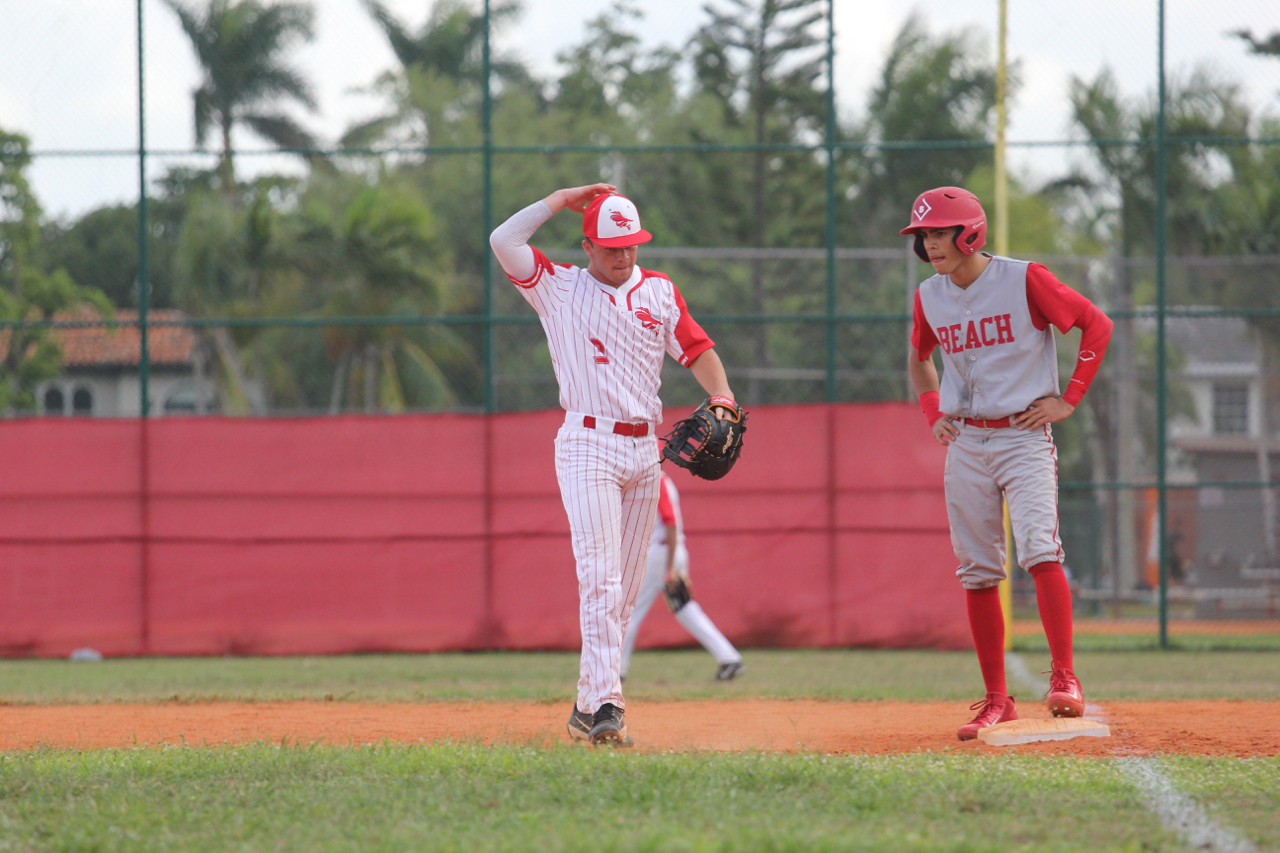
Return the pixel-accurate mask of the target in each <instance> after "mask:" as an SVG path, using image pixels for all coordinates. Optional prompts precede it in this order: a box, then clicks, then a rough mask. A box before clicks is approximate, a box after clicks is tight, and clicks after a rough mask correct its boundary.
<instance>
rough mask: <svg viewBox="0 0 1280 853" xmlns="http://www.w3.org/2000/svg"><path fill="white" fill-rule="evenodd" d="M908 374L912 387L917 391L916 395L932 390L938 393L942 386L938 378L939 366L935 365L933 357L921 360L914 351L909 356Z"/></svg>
mask: <svg viewBox="0 0 1280 853" xmlns="http://www.w3.org/2000/svg"><path fill="white" fill-rule="evenodd" d="M907 376H908V378H910V379H911V389H912V390H913V391H915V392H916V397H919V396H920V395H921V394H928V393H931V392H932V393H934V394H936V393H938V389H940V388H941V387H942V384H941V382H939V380H938V368H936V367H934V364H933V359H932V358H926V359H924V360H923V361H921V360H920V359H918V358H916V354H915V352H914V351H913V352H912V353H911V355H909V356H908V357H907Z"/></svg>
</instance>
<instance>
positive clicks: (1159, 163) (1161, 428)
mask: <svg viewBox="0 0 1280 853" xmlns="http://www.w3.org/2000/svg"><path fill="white" fill-rule="evenodd" d="M1158 4H1159V26H1158V30H1157V32H1158V35H1159V39H1160V44H1159V50H1158V51H1157V52H1158V54H1159V66H1160V67H1159V69H1158V71H1157V73H1158V75H1159V77H1158V80H1157V85H1158V87H1159V108H1158V112H1157V115H1156V494H1157V506H1156V526H1157V531H1158V536H1159V537H1160V538H1159V547H1158V550H1157V554H1158V559H1159V561H1160V648H1162V649H1167V648H1168V647H1169V578H1168V569H1167V566H1168V562H1169V561H1168V559H1167V556H1168V555H1167V554H1166V553H1165V552H1166V549H1167V548H1168V542H1169V537H1168V535H1167V533H1168V512H1167V510H1168V503H1169V495H1168V489H1167V487H1166V483H1165V476H1166V474H1167V471H1166V470H1165V469H1166V465H1165V442H1166V441H1167V431H1166V423H1165V416H1166V411H1165V410H1166V408H1167V406H1166V403H1167V401H1166V399H1165V398H1166V396H1167V395H1166V376H1165V335H1164V332H1165V329H1164V320H1165V297H1166V294H1165V254H1166V252H1167V251H1168V234H1167V226H1166V222H1165V219H1166V209H1167V205H1168V202H1169V199H1168V192H1169V188H1168V186H1167V183H1168V169H1169V164H1168V162H1167V160H1166V158H1167V147H1168V146H1167V137H1166V135H1167V133H1168V126H1167V123H1166V114H1165V113H1166V107H1167V103H1166V94H1167V93H1166V92H1165V79H1164V0H1158Z"/></svg>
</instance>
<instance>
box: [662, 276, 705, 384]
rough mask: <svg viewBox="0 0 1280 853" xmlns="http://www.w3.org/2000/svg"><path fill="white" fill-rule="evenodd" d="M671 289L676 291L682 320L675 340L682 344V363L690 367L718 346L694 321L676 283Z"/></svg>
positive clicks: (678, 324) (678, 322)
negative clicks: (705, 353) (701, 356)
mask: <svg viewBox="0 0 1280 853" xmlns="http://www.w3.org/2000/svg"><path fill="white" fill-rule="evenodd" d="M671 289H672V290H674V291H675V294H676V307H677V308H679V309H680V319H679V320H677V321H676V328H675V338H676V341H677V342H678V343H679V344H680V351H681V354H680V363H681V364H683V365H684V366H685V367H688V366H689V365H691V364H693V362H694V361H696V360H697V358H698V356H700V355H702V354H703V353H704V352H706V351H707V350H709V349H711V348H712V347H713V346H715V345H716V344H715V341H713V340H711V338H710V337H708V336H707V333H706V332H704V331H703V330H702V327H701V326H699V325H698V321H697V320H695V319H693V315H692V314H690V313H689V306H688V305H686V304H685V302H684V296H682V295H681V293H680V288H678V287H676V286H675V283H674V282H673V283H672V285H671Z"/></svg>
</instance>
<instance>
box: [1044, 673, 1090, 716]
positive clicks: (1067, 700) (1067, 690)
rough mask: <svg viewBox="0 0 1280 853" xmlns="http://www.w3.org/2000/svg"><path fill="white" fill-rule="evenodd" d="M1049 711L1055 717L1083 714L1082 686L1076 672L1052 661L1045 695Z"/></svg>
mask: <svg viewBox="0 0 1280 853" xmlns="http://www.w3.org/2000/svg"><path fill="white" fill-rule="evenodd" d="M1045 704H1046V705H1048V706H1049V713H1051V714H1053V715H1054V716H1055V717H1080V716H1083V715H1084V688H1082V687H1081V686H1080V679H1078V678H1076V674H1075V673H1074V672H1072V671H1071V670H1069V669H1067V668H1066V667H1063V666H1058V663H1057V661H1054V663H1053V669H1052V670H1051V671H1050V673H1049V692H1048V693H1047V694H1046V695H1045Z"/></svg>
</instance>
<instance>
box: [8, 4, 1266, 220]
mask: <svg viewBox="0 0 1280 853" xmlns="http://www.w3.org/2000/svg"><path fill="white" fill-rule="evenodd" d="M188 2H194V0H188ZM313 2H314V5H315V7H316V9H317V21H316V24H317V33H316V39H315V41H314V42H313V43H311V44H306V45H302V46H300V47H298V48H297V49H296V51H295V52H294V53H293V54H292V57H293V63H294V65H295V66H296V67H297V68H298V69H299V70H300V71H301V72H302V73H303V74H304V75H306V76H307V77H309V78H310V79H312V80H313V81H314V83H315V85H316V90H317V95H318V99H319V102H320V110H319V113H318V114H316V115H307V114H305V113H304V112H299V113H298V117H299V119H300V120H301V121H302V122H303V123H304V124H306V125H307V126H308V127H311V128H313V129H314V130H315V131H316V133H317V134H318V135H319V137H320V138H321V139H322V140H323V141H325V142H329V143H331V142H332V141H333V140H335V139H336V138H337V137H338V136H340V135H341V133H342V132H343V130H345V129H346V128H347V127H348V126H350V125H351V124H353V123H355V122H357V121H360V120H363V119H366V118H368V117H370V116H373V115H376V114H378V113H379V112H380V111H381V108H382V107H383V106H384V104H383V102H382V101H380V100H379V99H378V98H376V97H374V96H372V95H370V94H369V93H368V92H367V91H366V92H361V91H360V90H361V89H367V87H368V86H369V85H370V84H371V83H372V82H373V81H374V80H375V79H376V78H377V76H378V75H379V74H380V73H381V72H382V71H385V70H388V69H390V68H392V67H393V66H394V59H393V56H392V54H391V51H390V49H389V48H388V47H387V45H386V41H385V38H384V37H383V35H382V33H381V31H380V30H379V28H378V27H377V25H376V24H375V23H374V22H373V21H372V19H371V18H370V17H369V16H368V14H367V12H366V11H365V9H364V7H363V5H362V4H361V2H360V0H313ZM476 2H477V3H478V2H479V0H476ZM711 2H712V3H713V4H714V5H718V6H720V7H727V6H728V3H727V0H711ZM384 3H385V5H386V6H387V7H388V8H390V9H391V10H393V12H394V13H395V14H396V15H397V16H399V17H400V19H401V20H402V21H404V22H406V23H407V24H409V25H410V27H411V28H412V29H414V30H416V29H417V28H418V27H419V26H420V25H421V24H422V23H423V22H424V21H425V20H426V18H427V15H428V12H429V10H430V8H431V4H432V0H384ZM835 3H836V6H835V29H836V54H837V56H836V90H837V93H838V95H839V110H840V112H841V115H842V117H843V118H845V119H858V118H861V116H862V115H863V111H864V109H865V102H866V99H867V96H868V93H869V92H870V90H871V88H872V86H874V84H875V81H876V76H877V74H878V73H879V71H880V69H881V67H882V65H883V62H884V59H885V56H886V54H887V52H888V50H889V47H890V45H891V44H892V41H893V39H894V36H895V35H896V34H897V32H898V31H899V29H900V28H901V27H902V24H903V21H904V20H905V18H906V16H907V15H908V14H911V13H915V14H918V15H920V16H921V17H922V19H923V20H924V21H926V22H927V26H928V28H929V30H930V32H932V33H934V34H935V35H936V34H940V33H944V32H952V31H955V30H959V29H963V28H971V29H972V30H973V31H974V32H975V34H976V35H977V37H978V40H979V42H980V43H983V44H986V45H987V46H988V48H989V49H990V51H991V55H992V56H994V51H995V32H996V27H997V15H998V5H997V4H998V0H968V2H964V3H957V2H955V0H917V2H915V3H897V2H889V0H874V2H872V0H835ZM1165 3H1166V6H1165V8H1166V11H1165V16H1166V27H1167V34H1168V38H1167V42H1166V67H1167V68H1168V70H1169V72H1170V74H1171V75H1179V74H1184V75H1185V74H1186V73H1188V72H1189V70H1190V69H1191V68H1192V67H1194V66H1197V65H1202V66H1208V67H1211V68H1213V69H1214V71H1215V73H1217V74H1220V75H1222V76H1223V77H1224V78H1226V79H1229V80H1233V81H1236V82H1238V83H1239V84H1240V85H1241V87H1242V91H1243V93H1244V94H1245V97H1246V99H1247V100H1248V102H1249V103H1250V104H1252V105H1253V107H1254V108H1255V110H1257V111H1260V112H1261V111H1266V112H1269V113H1271V114H1273V115H1280V59H1275V58H1271V57H1258V56H1252V55H1249V54H1248V52H1247V50H1246V46H1245V44H1244V43H1243V42H1241V41H1240V40H1239V39H1237V38H1234V37H1231V36H1229V35H1227V33H1228V32H1229V31H1232V30H1238V29H1242V28H1247V29H1250V30H1252V31H1253V33H1254V35H1255V36H1256V37H1263V36H1265V35H1268V34H1270V33H1272V32H1275V31H1277V30H1280V6H1277V4H1276V2H1275V0H1165ZM637 5H638V6H642V8H643V9H644V12H645V17H644V18H643V20H642V21H640V22H639V23H638V24H635V25H634V26H635V27H636V29H637V31H638V32H639V34H640V35H641V37H642V38H643V40H644V42H645V44H646V45H649V46H657V45H667V46H671V47H674V48H677V49H679V48H682V47H683V45H684V44H685V42H686V41H687V39H688V38H689V36H690V35H691V34H692V33H693V32H694V31H695V30H696V28H697V27H698V26H699V25H700V24H701V23H703V22H704V21H705V20H706V18H707V15H706V12H705V11H704V8H703V6H704V3H703V2H689V0H644V2H643V4H639V3H638V4H637ZM607 8H609V4H608V3H605V2H600V0H524V10H525V11H524V14H523V15H522V16H521V18H520V19H519V22H518V25H517V26H516V27H513V28H512V29H511V31H510V32H507V33H505V34H503V35H501V37H500V38H499V40H498V42H497V45H496V47H497V49H499V50H503V51H507V52H512V53H515V54H517V55H518V56H520V57H521V58H522V59H524V61H525V62H526V63H527V64H528V65H529V66H530V67H531V68H532V69H533V70H534V72H535V73H536V74H539V75H541V76H551V75H553V74H554V73H555V72H556V70H557V63H556V59H555V56H556V54H557V53H558V52H559V51H561V50H563V49H564V48H566V47H569V46H571V45H574V44H578V43H580V42H581V41H582V40H583V37H584V35H585V32H586V23H587V21H589V20H590V19H592V18H594V17H596V16H598V15H599V14H601V12H603V11H604V10H606V9H607ZM1156 9H1157V6H1156V0H1073V2H1063V1H1062V0H1008V15H1009V23H1008V49H1009V57H1010V60H1011V61H1013V62H1016V63H1018V65H1019V68H1020V71H1021V76H1022V86H1021V88H1020V90H1019V91H1018V93H1017V95H1016V100H1015V101H1014V102H1012V103H1011V106H1010V114H1009V135H1008V138H1009V140H1010V141H1011V142H1035V141H1046V140H1053V139H1063V138H1066V137H1068V135H1069V134H1070V127H1069V121H1068V119H1069V114H1068V109H1069V105H1068V101H1067V93H1068V86H1069V81H1070V80H1071V78H1072V76H1073V75H1074V76H1077V77H1081V78H1084V79H1092V78H1093V77H1094V76H1095V75H1096V74H1097V73H1098V72H1099V71H1100V70H1101V69H1102V68H1104V67H1106V68H1110V69H1112V70H1113V71H1114V72H1115V74H1116V76H1117V78H1118V79H1119V81H1120V83H1121V87H1122V90H1123V91H1124V92H1125V93H1126V94H1127V95H1131V96H1135V97H1136V96H1140V95H1143V94H1146V93H1148V92H1151V91H1153V90H1154V85H1155V76H1156V67H1157V60H1156V31H1157V21H1156V14H1157V12H1156ZM142 15H143V24H144V28H145V31H146V34H147V39H146V50H145V53H144V68H145V71H144V74H145V79H146V90H145V91H146V98H145V104H146V106H145V116H146V134H147V142H148V147H149V148H151V149H156V150H173V151H180V150H188V149H190V148H192V147H193V146H194V133H193V130H192V118H191V109H192V108H191V93H192V91H193V90H194V89H195V87H196V86H197V85H198V84H199V72H198V67H197V65H196V62H195V59H194V56H193V54H192V50H191V46H190V43H189V42H188V41H187V39H186V37H185V35H184V34H183V33H182V31H181V29H180V27H179V26H178V22H177V18H176V16H175V15H174V14H173V12H172V11H171V10H170V9H169V8H168V7H167V6H165V5H164V4H163V3H162V2H160V0H142ZM137 27H138V22H137V17H136V0H0V129H4V130H7V131H11V132H14V131H16V132H19V133H22V134H24V135H26V136H28V137H29V138H30V140H31V145H32V149H33V150H34V151H36V152H38V153H39V154H41V156H40V157H38V158H37V161H36V163H35V164H34V165H33V166H32V169H31V173H30V174H31V178H32V182H33V184H34V186H35V190H36V194H37V197H38V198H39V199H40V202H41V204H42V205H43V206H44V208H45V211H46V213H48V214H49V215H51V216H54V217H58V218H64V219H65V218H69V217H74V216H76V215H79V214H81V213H83V212H84V211H86V210H89V209H92V208H94V207H97V206H100V205H103V204H110V203H115V202H131V201H132V200H133V199H135V198H136V197H137V194H138V188H139V176H138V167H137V160H136V157H130V156H121V154H120V153H117V152H125V153H126V154H127V153H128V152H130V151H132V150H136V146H137V140H138V124H139V123H138V105H137V95H136V92H137V79H138V70H137ZM237 144H238V145H240V146H243V147H245V148H250V149H265V148H266V147H267V146H266V145H265V144H264V143H263V142H262V141H261V140H259V139H257V138H255V137H253V136H251V135H248V134H245V135H243V136H241V137H238V138H237ZM83 151H93V152H102V153H101V154H99V155H96V156H93V157H80V156H71V154H72V153H73V152H83ZM1076 156H1079V155H1078V154H1074V153H1071V152H1069V151H1066V150H1065V149H1060V148H1059V149H1044V148H1022V149H1019V148H1016V147H1015V148H1013V149H1011V151H1010V155H1009V159H1010V164H1011V167H1012V169H1013V170H1014V171H1015V173H1017V174H1021V175H1024V176H1026V177H1027V178H1029V179H1031V180H1044V179H1047V178H1049V177H1053V176H1055V175H1057V174H1061V173H1062V172H1065V171H1066V165H1067V163H1068V158H1070V157H1076ZM292 159H293V158H284V157H281V156H279V155H262V156H256V157H242V158H241V159H240V160H239V161H238V165H239V167H240V168H241V169H242V170H243V172H244V173H246V174H248V173H252V172H253V171H255V170H267V171H273V170H275V171H279V170H287V169H291V168H296V165H295V164H293V163H292V162H291V160H292ZM179 160H180V158H177V157H166V156H163V155H156V156H153V157H152V158H151V168H150V169H149V176H150V177H155V176H156V175H157V174H159V173H160V172H161V171H162V170H163V168H164V165H165V164H166V163H170V162H177V161H179ZM190 162H193V163H194V162H199V161H190ZM584 180H585V178H584ZM549 189H554V188H549Z"/></svg>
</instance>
